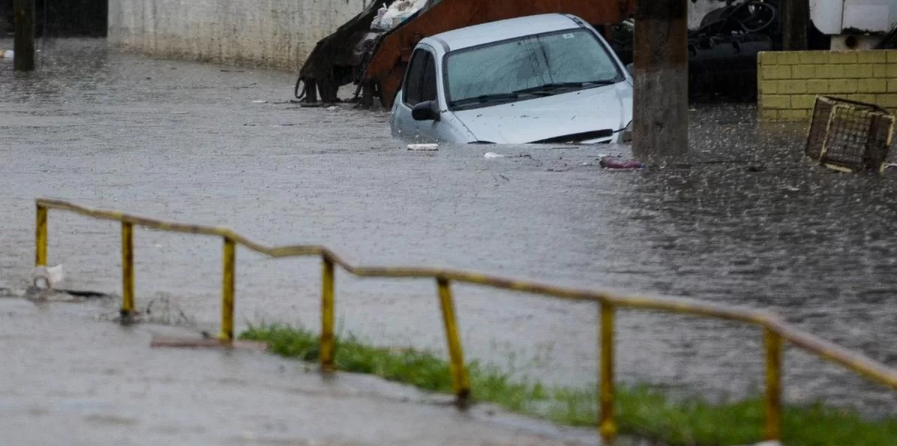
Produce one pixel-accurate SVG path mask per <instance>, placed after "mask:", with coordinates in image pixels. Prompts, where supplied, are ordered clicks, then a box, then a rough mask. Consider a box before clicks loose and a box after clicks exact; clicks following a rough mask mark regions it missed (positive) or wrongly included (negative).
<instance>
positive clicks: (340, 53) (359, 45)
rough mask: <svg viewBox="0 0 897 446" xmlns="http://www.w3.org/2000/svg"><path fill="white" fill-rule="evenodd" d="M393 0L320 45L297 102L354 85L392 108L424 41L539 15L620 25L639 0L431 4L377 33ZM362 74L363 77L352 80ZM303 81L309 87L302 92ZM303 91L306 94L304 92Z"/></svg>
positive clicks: (448, 0)
mask: <svg viewBox="0 0 897 446" xmlns="http://www.w3.org/2000/svg"><path fill="white" fill-rule="evenodd" d="M393 1H394V0H387V1H386V2H382V3H377V2H374V3H373V4H372V5H370V6H368V7H367V8H366V9H365V10H364V11H363V12H362V13H361V14H359V15H358V16H356V17H355V18H353V19H352V20H350V21H349V22H348V23H346V24H345V25H343V26H342V27H340V28H339V29H338V30H337V31H336V32H335V33H334V34H332V35H331V36H329V37H327V38H326V39H324V40H322V41H321V42H319V43H318V46H317V47H316V48H315V50H314V51H313V52H312V54H311V55H310V56H309V58H308V61H307V62H306V63H305V65H304V66H303V67H302V69H301V70H300V75H299V80H298V81H297V86H296V96H297V98H300V99H304V100H305V102H306V103H314V102H317V93H318V92H320V95H321V100H322V101H323V102H335V101H336V100H337V98H336V89H337V88H339V87H340V86H342V85H346V84H349V83H351V82H353V81H354V82H357V83H358V84H359V90H361V89H362V88H363V89H364V104H365V105H370V104H371V103H372V102H373V98H374V97H375V96H376V97H379V98H380V100H381V102H382V104H383V106H384V107H387V108H389V107H391V106H392V102H393V99H394V98H395V96H396V93H397V92H398V90H399V88H400V86H401V84H402V76H403V75H404V73H405V67H406V66H407V65H408V61H409V59H410V57H411V51H412V50H413V49H414V46H415V45H416V44H417V43H418V42H419V41H420V40H421V39H423V38H424V37H429V36H432V35H435V34H439V33H442V32H445V31H451V30H453V29H458V28H463V27H465V26H472V25H477V24H480V23H487V22H493V21H496V20H503V19H510V18H514V17H522V16H527V15H534V14H547V13H566V14H573V15H576V16H578V17H580V18H582V19H583V20H585V21H586V22H588V23H590V24H592V25H596V26H599V27H605V26H608V25H615V24H618V23H620V22H621V21H622V20H623V19H624V18H625V17H628V16H629V15H631V14H632V12H633V11H634V7H635V0H527V1H518V0H492V1H488V2H484V1H482V0H431V1H429V2H428V3H427V5H426V6H425V7H424V8H423V9H421V10H420V11H418V12H417V13H416V14H415V15H413V16H411V17H410V18H409V19H408V20H406V21H405V22H403V23H402V24H400V25H399V26H398V27H396V28H394V29H393V30H391V31H389V32H386V33H382V34H379V35H376V34H372V32H371V31H370V25H371V22H372V21H373V19H374V17H375V16H376V15H377V7H379V6H380V5H382V4H383V3H385V4H386V5H390V4H392V3H393ZM359 70H361V71H362V72H363V76H353V73H358V71H359ZM303 83H304V87H302V88H300V86H301V84H303ZM300 90H302V91H301V92H300Z"/></svg>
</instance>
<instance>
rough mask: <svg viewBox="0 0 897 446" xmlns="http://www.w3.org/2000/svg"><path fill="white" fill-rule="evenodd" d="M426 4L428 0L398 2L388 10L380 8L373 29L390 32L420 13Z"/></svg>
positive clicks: (403, 0)
mask: <svg viewBox="0 0 897 446" xmlns="http://www.w3.org/2000/svg"><path fill="white" fill-rule="evenodd" d="M426 4H427V0H398V1H396V2H394V3H393V4H392V6H390V7H389V8H388V9H387V8H380V10H379V11H378V13H377V17H375V18H374V22H373V23H371V29H373V30H379V31H389V30H391V29H393V28H395V27H397V26H399V25H400V24H401V23H402V22H404V21H405V20H408V17H411V16H412V15H414V14H415V13H416V12H417V11H420V10H421V9H422V8H423V7H424V6H425V5H426Z"/></svg>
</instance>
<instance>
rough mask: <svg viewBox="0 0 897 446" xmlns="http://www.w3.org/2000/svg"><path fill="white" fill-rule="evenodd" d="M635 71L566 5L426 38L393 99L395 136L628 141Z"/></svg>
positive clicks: (435, 139) (448, 140)
mask: <svg viewBox="0 0 897 446" xmlns="http://www.w3.org/2000/svg"><path fill="white" fill-rule="evenodd" d="M631 124H632V77H631V76H630V74H629V71H628V70H627V69H626V68H625V67H624V66H623V64H622V63H621V62H620V60H619V59H618V58H617V57H616V55H615V54H614V52H613V51H612V50H611V48H610V46H609V45H608V44H607V42H606V41H605V40H604V38H602V37H601V35H600V34H599V33H598V32H597V31H595V29H594V28H592V27H591V26H590V25H589V24H587V23H585V22H584V21H582V20H581V19H579V18H577V17H574V16H571V15H564V14H545V15H537V16H530V17H521V18H516V19H510V20H502V21H498V22H492V23H486V24H482V25H476V26H471V27H468V28H461V29H457V30H453V31H449V32H446V33H442V34H438V35H435V36H432V37H428V38H425V39H423V40H421V41H420V42H419V43H418V44H417V46H416V47H415V48H414V53H412V56H411V62H410V64H409V65H408V68H407V70H406V71H405V78H404V80H403V81H402V89H401V90H400V91H399V93H398V95H397V97H396V100H395V102H394V105H393V108H392V118H391V122H390V125H391V127H392V133H393V135H394V136H396V137H400V138H403V139H407V140H414V141H415V142H426V143H432V142H446V143H455V144H469V143H481V144H527V143H583V144H589V143H621V142H627V141H628V139H629V138H628V135H629V133H630V132H629V129H630V126H631Z"/></svg>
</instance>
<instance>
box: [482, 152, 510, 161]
mask: <svg viewBox="0 0 897 446" xmlns="http://www.w3.org/2000/svg"><path fill="white" fill-rule="evenodd" d="M506 157H507V155H502V154H500V153H495V152H486V154H485V155H483V158H486V159H490V160H491V159H494V158H506Z"/></svg>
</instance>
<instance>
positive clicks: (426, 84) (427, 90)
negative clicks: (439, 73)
mask: <svg viewBox="0 0 897 446" xmlns="http://www.w3.org/2000/svg"><path fill="white" fill-rule="evenodd" d="M421 82H422V85H421V93H420V100H421V102H424V101H435V100H436V61H435V60H434V59H433V55H432V54H430V53H429V52H428V53H427V60H426V62H424V77H423V81H421Z"/></svg>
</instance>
